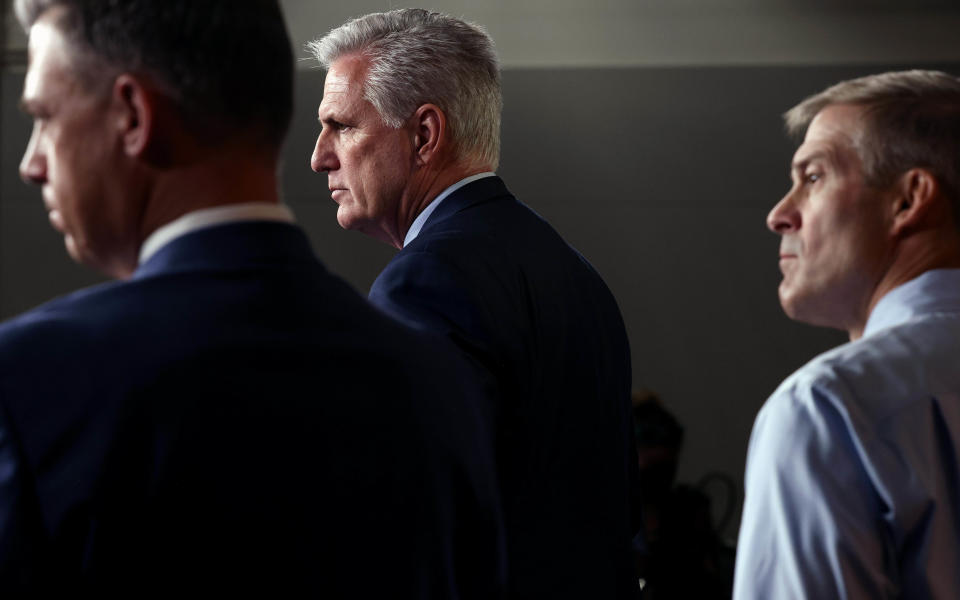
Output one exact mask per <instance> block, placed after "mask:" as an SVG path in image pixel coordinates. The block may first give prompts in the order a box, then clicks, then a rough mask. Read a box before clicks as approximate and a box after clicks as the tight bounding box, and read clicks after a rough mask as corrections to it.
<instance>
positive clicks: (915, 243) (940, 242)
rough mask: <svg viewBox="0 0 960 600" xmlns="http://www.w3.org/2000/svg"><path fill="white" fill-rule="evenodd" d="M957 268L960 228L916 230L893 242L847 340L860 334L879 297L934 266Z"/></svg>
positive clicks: (959, 260) (958, 264)
mask: <svg viewBox="0 0 960 600" xmlns="http://www.w3.org/2000/svg"><path fill="white" fill-rule="evenodd" d="M958 268H960V232H958V231H957V230H956V229H954V228H953V227H952V225H951V226H950V227H944V228H940V229H937V230H927V231H922V232H917V233H914V234H912V235H910V236H909V237H906V238H904V239H903V240H901V241H900V243H899V244H898V245H897V247H896V250H895V252H894V256H893V260H892V262H891V265H890V268H888V269H887V271H886V273H884V275H883V277H882V278H881V280H880V282H879V283H878V284H877V286H876V288H875V289H874V291H873V294H872V295H871V297H870V301H869V304H868V305H867V310H866V313H865V314H864V315H863V318H862V319H861V320H859V322H858V323H856V324H855V326H853V327H851V328H849V329H848V333H849V334H850V339H851V340H856V339H859V338H860V337H862V336H863V330H864V328H865V327H866V324H867V319H868V318H869V317H870V313H872V312H873V309H874V308H875V307H876V306H877V303H878V302H880V300H881V298H883V297H884V296H886V295H887V294H889V293H890V292H891V291H892V290H893V289H894V288H897V287H899V286H901V285H903V284H905V283H907V282H908V281H910V280H912V279H916V278H917V277H919V276H920V275H923V274H924V273H926V272H927V271H932V270H934V269H958Z"/></svg>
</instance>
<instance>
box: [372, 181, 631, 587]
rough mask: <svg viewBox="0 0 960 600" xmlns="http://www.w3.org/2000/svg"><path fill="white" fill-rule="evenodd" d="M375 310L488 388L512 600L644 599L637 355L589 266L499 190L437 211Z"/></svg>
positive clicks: (391, 274) (456, 197)
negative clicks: (442, 340)
mask: <svg viewBox="0 0 960 600" xmlns="http://www.w3.org/2000/svg"><path fill="white" fill-rule="evenodd" d="M370 299H371V301H373V303H374V304H376V305H378V306H380V307H381V308H383V309H384V310H385V311H386V312H388V313H389V314H391V315H393V316H395V317H396V318H398V319H400V320H401V321H404V322H406V323H408V324H411V325H414V326H418V327H421V328H423V329H427V330H431V331H434V332H439V333H442V334H444V335H445V336H447V337H449V338H450V339H452V340H454V341H455V342H456V343H457V344H458V345H459V346H460V347H461V348H462V349H464V350H465V351H466V353H467V354H468V355H469V356H471V357H472V358H473V359H474V361H475V362H476V364H477V365H478V366H479V367H480V371H481V372H482V373H484V374H485V375H486V380H487V381H486V383H487V385H488V387H489V388H490V389H492V390H493V397H494V398H496V400H495V402H494V404H493V406H491V407H490V409H491V413H492V414H491V415H490V417H491V419H492V420H493V422H494V423H495V430H496V436H497V442H496V452H497V465H498V469H499V474H500V485H501V490H502V495H503V506H504V519H505V524H506V531H507V547H508V550H507V555H508V581H509V584H508V589H509V592H510V593H509V596H510V598H552V599H557V598H570V599H574V598H576V599H578V600H580V599H585V598H590V599H592V600H596V599H603V598H633V597H635V596H636V594H637V581H636V575H635V568H634V565H635V562H634V560H633V558H632V552H631V537H632V534H633V532H635V531H636V530H637V529H638V528H639V526H640V523H639V519H638V514H637V513H638V508H637V506H638V504H639V497H638V490H637V488H636V484H637V478H638V474H637V464H636V451H635V450H634V447H633V428H632V426H631V412H630V380H631V368H630V351H629V348H628V344H627V335H626V332H625V329H624V325H623V321H622V319H621V316H620V311H619V309H618V307H617V305H616V302H615V300H614V298H613V296H612V295H611V293H610V291H609V290H608V288H607V286H606V285H605V284H604V282H603V281H602V280H601V278H600V276H599V275H598V274H597V273H596V271H594V269H593V268H592V267H591V266H590V264H589V263H588V262H587V261H586V260H585V259H584V258H583V256H581V255H580V254H579V253H578V252H577V251H576V250H574V249H573V248H571V247H570V246H569V245H568V244H567V243H566V242H564V240H563V239H561V237H560V236H559V235H558V234H557V233H556V231H554V230H553V229H552V228H551V227H550V225H549V224H547V223H546V222H545V221H544V220H543V219H541V218H540V217H539V216H538V215H536V214H535V213H534V212H533V211H531V210H530V209H529V208H527V207H526V206H524V205H523V204H521V203H520V202H518V201H517V200H516V199H515V198H514V197H513V196H512V195H511V194H510V193H509V192H508V191H507V189H506V187H505V186H504V184H503V181H502V180H501V179H500V178H498V177H489V178H485V179H480V180H477V181H474V182H471V183H469V184H467V185H466V186H464V187H462V188H460V189H459V190H457V191H455V192H454V193H453V194H451V195H450V196H449V197H447V198H446V199H445V200H444V201H443V202H442V203H441V204H440V205H439V206H438V207H437V209H436V210H435V211H434V213H433V214H432V215H430V217H429V218H428V219H427V222H426V224H425V225H424V227H423V229H422V230H421V232H420V234H419V235H418V237H417V238H416V239H415V240H414V241H413V242H411V243H410V244H409V245H408V246H407V247H405V248H404V249H403V250H402V251H400V253H399V254H397V256H396V257H395V258H394V259H393V260H392V261H391V262H390V264H389V265H388V266H387V268H386V269H385V270H384V271H383V273H381V274H380V276H379V277H378V278H377V280H376V281H375V282H374V284H373V287H372V289H371V290H370Z"/></svg>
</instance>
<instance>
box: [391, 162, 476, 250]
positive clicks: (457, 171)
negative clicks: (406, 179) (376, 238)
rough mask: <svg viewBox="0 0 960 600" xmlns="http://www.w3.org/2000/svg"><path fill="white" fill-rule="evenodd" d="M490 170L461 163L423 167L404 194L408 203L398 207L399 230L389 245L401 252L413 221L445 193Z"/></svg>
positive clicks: (397, 221)
mask: <svg viewBox="0 0 960 600" xmlns="http://www.w3.org/2000/svg"><path fill="white" fill-rule="evenodd" d="M490 170H491V169H490V168H489V166H487V165H481V166H477V165H468V164H459V163H451V164H447V165H440V166H439V167H430V166H426V167H424V168H423V169H422V171H421V173H420V174H419V176H417V177H415V179H414V181H412V182H411V185H410V186H409V187H408V188H407V191H406V193H405V194H404V196H405V197H406V198H408V200H407V201H401V202H400V203H399V204H398V206H397V211H398V214H397V220H396V223H397V227H396V231H395V232H393V234H392V235H391V236H390V239H389V240H388V241H389V243H390V244H392V245H393V246H394V247H396V248H402V247H403V240H404V238H406V236H407V232H408V231H410V226H411V225H413V222H414V220H416V218H417V216H418V215H419V214H420V213H421V212H423V210H424V209H425V208H427V206H429V205H430V203H431V202H433V201H434V199H435V198H436V197H437V196H439V195H440V194H441V193H442V192H443V190H445V189H447V188H448V187H450V186H451V185H453V184H455V183H456V182H458V181H460V180H461V179H464V178H465V177H470V176H471V175H476V174H477V173H484V172H486V171H490Z"/></svg>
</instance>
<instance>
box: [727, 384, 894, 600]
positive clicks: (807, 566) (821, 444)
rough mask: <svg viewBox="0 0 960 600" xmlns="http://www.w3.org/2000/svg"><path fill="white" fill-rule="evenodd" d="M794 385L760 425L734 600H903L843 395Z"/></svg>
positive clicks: (773, 401)
mask: <svg viewBox="0 0 960 600" xmlns="http://www.w3.org/2000/svg"><path fill="white" fill-rule="evenodd" d="M829 388H830V389H823V388H819V389H818V387H817V386H815V385H812V384H806V385H805V384H803V383H800V382H798V381H797V380H796V379H795V380H793V381H792V382H791V380H788V381H787V382H785V383H784V385H783V386H781V388H780V389H778V390H777V392H775V393H774V395H773V396H771V398H770V399H769V400H768V401H767V403H766V404H765V406H764V408H763V409H762V410H761V412H760V414H759V415H758V416H757V419H756V422H755V424H754V428H753V433H752V435H751V439H750V448H749V451H748V456H747V470H746V476H745V487H746V490H745V491H746V498H745V501H744V509H743V519H742V523H741V527H740V536H739V543H738V549H737V565H736V575H735V582H734V598H735V599H737V600H752V599H758V600H759V599H765V600H766V599H774V598H775V599H778V600H786V599H791V598H888V597H895V596H896V595H897V589H896V588H897V586H896V582H893V581H890V579H889V577H888V575H887V572H889V571H887V570H886V569H885V568H884V565H885V564H887V563H888V562H889V561H890V560H891V558H890V557H891V551H890V550H889V548H887V547H886V546H887V545H886V544H885V542H884V541H883V540H884V535H883V534H882V528H883V523H882V522H880V521H879V520H878V516H877V515H879V514H881V509H882V507H881V506H879V503H880V500H879V497H878V495H877V494H876V493H875V492H874V490H873V488H872V486H871V482H870V478H869V475H868V473H867V471H866V469H865V468H864V466H863V464H862V462H861V461H860V459H859V454H858V448H857V442H856V439H855V436H852V435H851V434H850V424H849V415H847V414H845V412H844V410H845V409H844V408H843V407H844V402H843V401H842V398H839V397H838V396H842V394H843V392H842V390H838V386H829Z"/></svg>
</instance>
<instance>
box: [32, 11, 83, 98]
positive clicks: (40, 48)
mask: <svg viewBox="0 0 960 600" xmlns="http://www.w3.org/2000/svg"><path fill="white" fill-rule="evenodd" d="M54 23H55V21H54V11H53V10H50V11H47V12H46V13H44V14H43V15H42V16H41V17H40V19H38V20H37V22H36V23H34V24H33V26H32V27H31V28H30V39H29V42H28V52H29V66H28V67H27V74H26V77H25V78H24V81H23V98H24V101H25V102H29V101H31V100H34V99H38V98H40V97H42V96H44V95H45V92H46V91H47V90H48V88H51V87H55V88H65V87H69V86H70V85H72V84H74V83H75V82H76V78H75V76H74V75H73V74H72V73H71V72H70V71H71V69H70V64H69V59H68V57H69V56H70V49H69V46H68V42H67V40H66V38H65V37H64V35H63V34H62V33H61V31H60V29H59V28H57V26H56V25H55V24H54Z"/></svg>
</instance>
